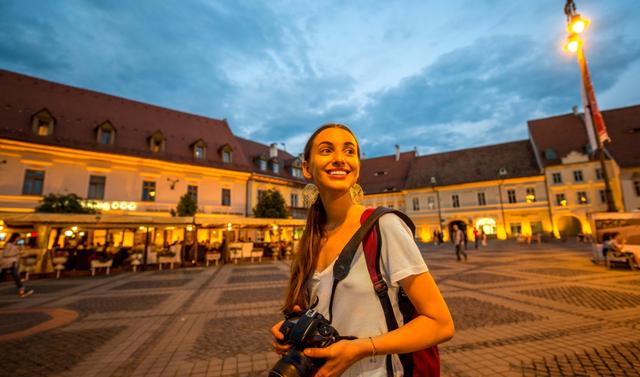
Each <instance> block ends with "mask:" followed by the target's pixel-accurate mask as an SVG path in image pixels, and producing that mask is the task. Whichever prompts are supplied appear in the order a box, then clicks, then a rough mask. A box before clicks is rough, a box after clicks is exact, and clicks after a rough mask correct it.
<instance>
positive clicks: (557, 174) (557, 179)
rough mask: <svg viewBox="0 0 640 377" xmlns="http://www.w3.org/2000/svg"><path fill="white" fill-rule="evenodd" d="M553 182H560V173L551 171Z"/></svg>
mask: <svg viewBox="0 0 640 377" xmlns="http://www.w3.org/2000/svg"><path fill="white" fill-rule="evenodd" d="M552 177H553V183H554V184H556V185H558V184H561V183H562V173H553V175H552Z"/></svg>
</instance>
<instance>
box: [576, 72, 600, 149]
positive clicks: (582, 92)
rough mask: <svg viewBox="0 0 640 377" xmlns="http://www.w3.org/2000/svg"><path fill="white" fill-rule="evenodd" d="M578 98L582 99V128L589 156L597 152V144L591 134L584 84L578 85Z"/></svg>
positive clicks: (589, 114) (593, 135)
mask: <svg viewBox="0 0 640 377" xmlns="http://www.w3.org/2000/svg"><path fill="white" fill-rule="evenodd" d="M580 96H581V97H582V108H583V109H584V110H583V111H584V127H585V128H586V129H587V138H588V139H589V146H591V151H590V154H593V153H596V151H597V150H598V142H597V141H596V134H595V133H594V132H593V122H592V121H591V111H590V110H591V109H590V106H589V100H588V99H587V93H586V92H585V90H584V83H580Z"/></svg>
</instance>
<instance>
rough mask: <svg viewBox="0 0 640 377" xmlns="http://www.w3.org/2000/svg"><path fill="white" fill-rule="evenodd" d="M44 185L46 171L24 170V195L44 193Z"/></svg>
mask: <svg viewBox="0 0 640 377" xmlns="http://www.w3.org/2000/svg"><path fill="white" fill-rule="evenodd" d="M43 186H44V171H43V170H30V169H27V170H26V171H25V172H24V182H23V184H22V194H23V195H42V187H43Z"/></svg>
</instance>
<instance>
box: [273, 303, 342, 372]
mask: <svg viewBox="0 0 640 377" xmlns="http://www.w3.org/2000/svg"><path fill="white" fill-rule="evenodd" d="M280 332H281V333H282V334H283V335H284V340H283V341H282V343H284V344H290V345H291V349H290V350H289V352H287V354H286V355H285V356H283V357H282V359H280V360H279V361H278V362H277V363H276V365H274V367H273V369H271V372H269V376H270V377H307V376H313V375H314V374H315V372H316V371H317V370H318V368H320V367H321V366H322V364H324V361H325V360H324V359H317V358H310V357H307V356H305V355H304V353H303V351H304V349H305V348H324V347H327V346H329V345H331V344H333V343H335V342H337V341H338V340H340V339H342V338H341V337H340V334H338V330H336V329H335V328H333V326H331V323H329V321H327V319H326V318H324V316H323V315H322V314H320V313H318V312H317V311H315V310H313V309H309V310H307V311H306V312H305V313H304V314H302V315H301V316H296V317H290V318H288V319H287V320H286V321H284V323H283V324H282V326H280Z"/></svg>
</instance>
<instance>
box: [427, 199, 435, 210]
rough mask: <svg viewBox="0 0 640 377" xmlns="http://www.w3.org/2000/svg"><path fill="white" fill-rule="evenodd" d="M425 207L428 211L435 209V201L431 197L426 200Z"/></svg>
mask: <svg viewBox="0 0 640 377" xmlns="http://www.w3.org/2000/svg"><path fill="white" fill-rule="evenodd" d="M427 207H429V209H434V208H436V201H435V198H434V197H433V196H430V197H428V198H427Z"/></svg>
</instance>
